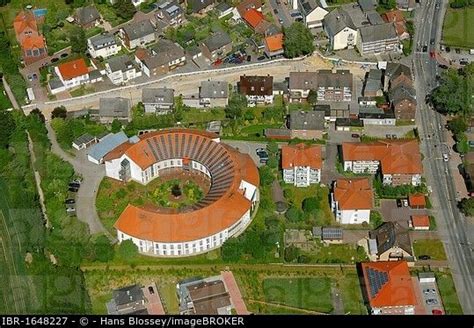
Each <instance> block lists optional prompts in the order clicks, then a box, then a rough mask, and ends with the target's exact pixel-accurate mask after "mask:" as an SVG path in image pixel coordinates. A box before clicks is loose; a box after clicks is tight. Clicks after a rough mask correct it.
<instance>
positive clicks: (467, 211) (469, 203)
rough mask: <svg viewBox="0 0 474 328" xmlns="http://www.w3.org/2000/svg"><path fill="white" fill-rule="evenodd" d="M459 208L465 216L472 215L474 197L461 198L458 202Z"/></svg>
mask: <svg viewBox="0 0 474 328" xmlns="http://www.w3.org/2000/svg"><path fill="white" fill-rule="evenodd" d="M459 209H460V210H461V212H462V213H463V214H464V215H466V216H474V198H463V199H462V200H461V201H460V202H459Z"/></svg>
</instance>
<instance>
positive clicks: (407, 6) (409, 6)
mask: <svg viewBox="0 0 474 328" xmlns="http://www.w3.org/2000/svg"><path fill="white" fill-rule="evenodd" d="M396 2H397V8H398V9H400V10H403V11H412V10H413V9H415V6H416V0H396Z"/></svg>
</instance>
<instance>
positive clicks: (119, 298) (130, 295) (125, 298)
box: [112, 285, 145, 306]
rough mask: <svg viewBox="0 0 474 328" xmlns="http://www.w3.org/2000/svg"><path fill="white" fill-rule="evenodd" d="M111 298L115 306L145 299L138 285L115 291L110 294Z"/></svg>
mask: <svg viewBox="0 0 474 328" xmlns="http://www.w3.org/2000/svg"><path fill="white" fill-rule="evenodd" d="M112 297H113V299H114V301H115V304H116V305H117V306H120V305H125V304H129V303H136V302H140V301H143V300H144V299H145V295H143V291H142V289H141V288H140V286H138V285H132V286H127V287H123V288H120V289H116V290H114V291H113V292H112Z"/></svg>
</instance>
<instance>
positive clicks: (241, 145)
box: [222, 139, 267, 166]
mask: <svg viewBox="0 0 474 328" xmlns="http://www.w3.org/2000/svg"><path fill="white" fill-rule="evenodd" d="M222 142H223V143H225V144H228V145H230V146H232V147H234V148H236V149H237V150H239V151H240V152H242V153H244V154H249V155H250V157H252V159H253V161H254V162H255V164H256V165H257V166H262V164H261V163H260V158H259V157H258V156H257V152H256V150H257V148H263V149H267V143H265V142H253V141H238V140H225V139H222Z"/></svg>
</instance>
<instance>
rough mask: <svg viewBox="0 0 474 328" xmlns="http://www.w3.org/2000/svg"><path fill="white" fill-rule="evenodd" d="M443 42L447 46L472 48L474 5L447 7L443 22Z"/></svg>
mask: <svg viewBox="0 0 474 328" xmlns="http://www.w3.org/2000/svg"><path fill="white" fill-rule="evenodd" d="M443 42H444V43H445V44H446V45H447V46H454V47H460V48H474V7H468V8H462V9H451V8H449V9H448V11H447V12H446V16H445V19H444V24H443Z"/></svg>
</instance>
